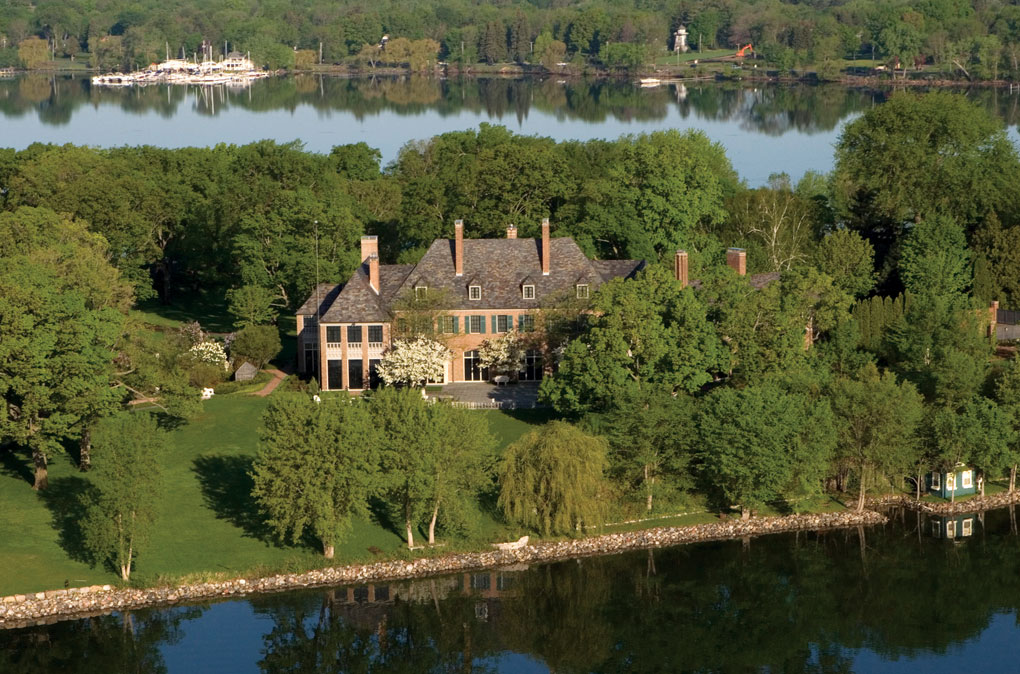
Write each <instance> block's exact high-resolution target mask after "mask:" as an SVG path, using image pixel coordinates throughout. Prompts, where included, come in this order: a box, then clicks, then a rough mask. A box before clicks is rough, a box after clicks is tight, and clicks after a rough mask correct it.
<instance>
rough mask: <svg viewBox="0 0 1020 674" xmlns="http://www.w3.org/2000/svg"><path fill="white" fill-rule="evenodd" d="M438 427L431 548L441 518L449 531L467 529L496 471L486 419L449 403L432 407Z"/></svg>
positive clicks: (434, 460)
mask: <svg viewBox="0 0 1020 674" xmlns="http://www.w3.org/2000/svg"><path fill="white" fill-rule="evenodd" d="M429 416H430V418H431V420H432V423H433V424H434V425H435V430H436V432H435V438H436V442H435V444H433V445H432V452H433V456H432V459H431V460H430V462H429V465H430V467H431V469H432V483H431V485H430V500H431V506H432V513H431V516H430V517H429V532H428V534H429V545H435V543H436V522H437V521H439V518H440V515H442V516H443V519H444V520H445V522H446V528H447V529H451V528H453V527H454V526H461V527H466V526H467V525H468V524H469V518H470V516H471V512H472V510H473V508H474V503H475V502H476V501H477V497H478V494H479V493H480V492H482V491H484V490H486V489H487V488H491V483H492V475H493V471H494V468H495V456H494V454H493V450H494V448H495V438H493V436H492V434H491V433H490V432H489V423H488V421H487V420H486V418H485V417H483V416H481V415H479V414H475V413H474V412H473V411H471V410H468V409H463V408H457V407H454V406H453V405H451V404H449V403H438V404H434V405H432V406H431V409H430V415H429Z"/></svg>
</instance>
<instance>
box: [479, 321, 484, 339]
mask: <svg viewBox="0 0 1020 674" xmlns="http://www.w3.org/2000/svg"><path fill="white" fill-rule="evenodd" d="M479 318H481V319H482V320H480V321H479V323H481V325H482V329H481V331H480V332H481V333H482V334H483V335H484V334H485V316H479Z"/></svg>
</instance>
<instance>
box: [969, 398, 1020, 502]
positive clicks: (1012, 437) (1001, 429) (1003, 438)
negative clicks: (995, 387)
mask: <svg viewBox="0 0 1020 674" xmlns="http://www.w3.org/2000/svg"><path fill="white" fill-rule="evenodd" d="M963 414H964V416H965V420H966V421H965V423H964V430H965V435H966V439H967V441H968V443H969V444H970V462H971V464H972V465H973V466H974V468H975V469H976V471H977V474H978V476H979V480H978V484H979V485H980V493H981V495H982V496H984V495H985V483H986V482H987V481H988V479H989V478H990V477H996V476H998V475H1002V474H1003V473H1004V472H1005V471H1006V470H1007V469H1009V470H1012V467H1013V466H1014V465H1015V463H1014V461H1015V457H1014V451H1015V450H1014V447H1015V446H1016V440H1017V438H1016V431H1015V430H1014V429H1013V415H1012V413H1011V410H1009V409H1008V408H1004V407H1002V406H1000V405H999V404H998V403H996V402H995V401H994V400H992V399H990V398H986V397H984V396H975V397H974V398H972V399H970V400H969V401H967V406H966V407H965V408H964V410H963ZM1011 476H1012V475H1011Z"/></svg>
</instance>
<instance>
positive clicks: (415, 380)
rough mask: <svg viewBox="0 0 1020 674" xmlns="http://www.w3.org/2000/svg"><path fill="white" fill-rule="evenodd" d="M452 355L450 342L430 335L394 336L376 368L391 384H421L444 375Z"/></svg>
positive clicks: (418, 385) (439, 378)
mask: <svg viewBox="0 0 1020 674" xmlns="http://www.w3.org/2000/svg"><path fill="white" fill-rule="evenodd" d="M451 355H452V354H451V353H450V350H449V349H448V348H446V346H444V345H443V344H441V343H440V342H437V341H436V340H434V339H430V338H428V337H424V336H422V337H417V338H415V339H410V340H401V339H394V340H393V345H392V346H391V347H390V348H389V349H388V350H387V351H386V353H384V354H383V356H382V358H380V359H379V365H378V366H377V367H376V372H378V373H379V378H380V379H382V380H383V382H384V383H385V384H387V385H388V386H397V385H400V384H403V385H406V386H412V387H421V386H425V384H427V383H428V382H430V381H438V380H441V379H442V378H443V376H444V375H445V373H446V364H447V362H449V360H450V357H451Z"/></svg>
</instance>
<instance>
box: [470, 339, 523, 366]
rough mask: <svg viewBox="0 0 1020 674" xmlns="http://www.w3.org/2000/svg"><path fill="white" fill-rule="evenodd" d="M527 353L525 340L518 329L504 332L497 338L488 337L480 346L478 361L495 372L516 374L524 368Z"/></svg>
mask: <svg viewBox="0 0 1020 674" xmlns="http://www.w3.org/2000/svg"><path fill="white" fill-rule="evenodd" d="M526 355H527V349H526V348H525V344H524V340H522V339H521V335H520V333H519V332H517V331H516V330H510V331H509V332H504V333H503V334H502V335H500V336H499V337H497V338H496V339H487V340H485V341H484V342H482V345H481V346H480V347H478V361H479V364H480V365H481V366H482V367H487V368H489V371H490V372H491V373H493V374H507V375H514V374H516V373H518V372H520V371H521V370H522V369H524V359H525V356H526Z"/></svg>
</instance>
